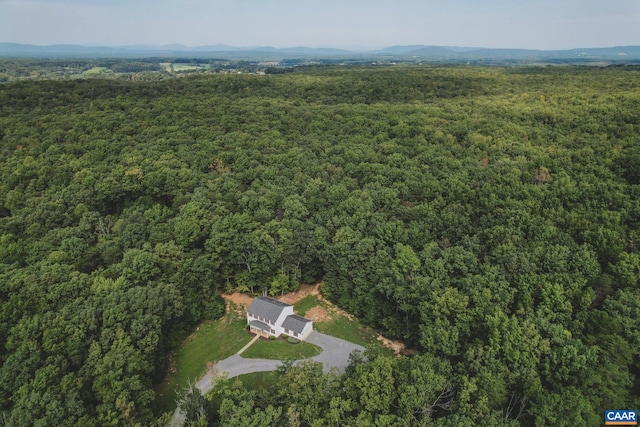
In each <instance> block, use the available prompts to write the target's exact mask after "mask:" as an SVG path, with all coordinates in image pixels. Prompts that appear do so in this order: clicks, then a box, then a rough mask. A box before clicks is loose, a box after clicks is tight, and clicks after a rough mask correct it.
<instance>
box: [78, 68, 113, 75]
mask: <svg viewBox="0 0 640 427" xmlns="http://www.w3.org/2000/svg"><path fill="white" fill-rule="evenodd" d="M108 71H109V69H108V68H107V67H93V68H89V69H88V70H86V71H83V72H82V74H83V75H85V76H91V75H98V74H103V73H106V72H108Z"/></svg>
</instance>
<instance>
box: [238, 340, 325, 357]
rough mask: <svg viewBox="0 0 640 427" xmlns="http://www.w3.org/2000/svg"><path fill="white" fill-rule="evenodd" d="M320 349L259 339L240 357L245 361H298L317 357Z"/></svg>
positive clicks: (283, 341)
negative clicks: (245, 359)
mask: <svg viewBox="0 0 640 427" xmlns="http://www.w3.org/2000/svg"><path fill="white" fill-rule="evenodd" d="M321 351H322V349H321V348H320V347H318V346H316V345H313V344H309V343H308V342H304V341H301V342H299V343H298V344H291V343H289V342H287V340H283V339H277V340H273V341H272V340H264V339H259V340H258V341H256V342H255V343H253V344H252V345H251V347H249V348H248V349H247V350H245V352H244V353H242V357H244V358H247V359H272V360H298V359H307V358H309V357H313V356H317V355H318V354H320V352H321Z"/></svg>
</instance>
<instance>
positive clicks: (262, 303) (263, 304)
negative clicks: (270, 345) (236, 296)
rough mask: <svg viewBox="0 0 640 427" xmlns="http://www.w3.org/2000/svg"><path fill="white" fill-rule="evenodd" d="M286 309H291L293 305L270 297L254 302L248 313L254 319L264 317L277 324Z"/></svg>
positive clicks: (259, 298)
mask: <svg viewBox="0 0 640 427" xmlns="http://www.w3.org/2000/svg"><path fill="white" fill-rule="evenodd" d="M286 307H291V305H290V304H287V303H284V302H280V301H278V300H275V299H273V298H269V297H258V298H256V299H254V300H253V302H252V303H251V305H250V306H249V308H248V309H247V312H248V313H249V314H250V315H252V316H254V317H262V318H264V319H267V320H269V321H271V322H275V321H276V320H278V317H279V316H280V313H282V310H284V309H285V308H286Z"/></svg>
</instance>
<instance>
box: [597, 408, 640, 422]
mask: <svg viewBox="0 0 640 427" xmlns="http://www.w3.org/2000/svg"><path fill="white" fill-rule="evenodd" d="M604 425H606V426H637V425H638V412H637V411H621V410H613V409H612V410H608V411H604Z"/></svg>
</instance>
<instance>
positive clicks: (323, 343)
mask: <svg viewBox="0 0 640 427" xmlns="http://www.w3.org/2000/svg"><path fill="white" fill-rule="evenodd" d="M306 341H307V342H308V343H311V344H315V345H317V346H318V347H320V348H321V349H322V352H321V353H320V354H319V355H317V356H314V357H312V358H311V360H314V361H316V362H321V363H322V366H323V370H324V371H325V372H328V371H330V370H331V369H333V368H336V369H337V370H338V371H339V372H340V373H344V371H345V369H346V368H347V366H348V365H349V355H350V354H351V352H352V351H354V350H358V351H364V350H365V349H364V347H362V346H360V345H357V344H353V343H350V342H349V341H345V340H342V339H340V338H335V337H332V336H329V335H325V334H321V333H320V332H318V331H313V332H311V334H310V335H309V336H308V337H307V339H306ZM281 364H282V362H280V361H279V360H268V359H245V358H243V357H240V356H239V355H238V354H234V355H233V356H231V357H227V358H226V359H224V360H221V361H220V362H218V363H217V364H216V373H217V374H223V373H226V374H227V378H233V377H237V376H239V375H244V374H251V373H253V372H267V371H274V370H276V369H277V367H278V366H280V365H281ZM196 387H198V389H199V390H200V392H201V393H202V394H203V395H204V394H205V393H206V392H208V391H209V390H211V387H213V375H212V374H211V373H207V374H206V375H205V376H204V377H202V378H201V379H200V381H198V382H197V383H196ZM183 424H184V415H183V414H182V413H181V412H180V408H177V409H176V411H175V413H174V414H173V420H172V422H171V426H172V427H178V426H182V425H183Z"/></svg>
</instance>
